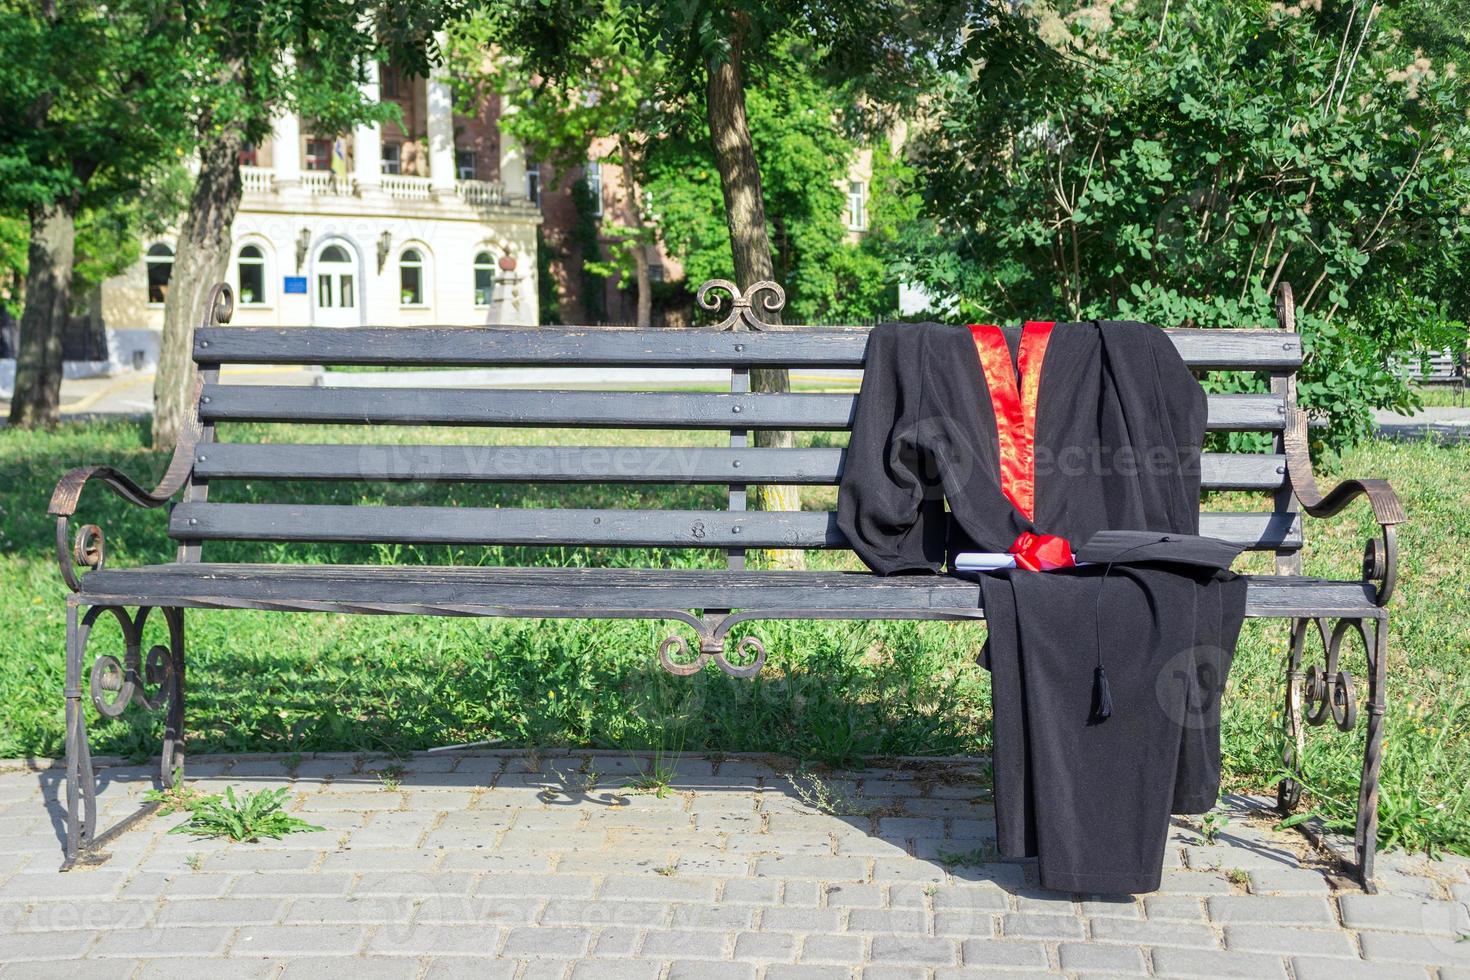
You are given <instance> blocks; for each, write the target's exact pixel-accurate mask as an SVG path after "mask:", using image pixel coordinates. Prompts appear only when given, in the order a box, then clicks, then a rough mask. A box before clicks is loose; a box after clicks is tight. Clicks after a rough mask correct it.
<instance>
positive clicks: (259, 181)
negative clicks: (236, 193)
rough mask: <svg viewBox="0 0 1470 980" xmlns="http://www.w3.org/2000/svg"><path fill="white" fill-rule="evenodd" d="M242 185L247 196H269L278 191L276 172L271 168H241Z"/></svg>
mask: <svg viewBox="0 0 1470 980" xmlns="http://www.w3.org/2000/svg"><path fill="white" fill-rule="evenodd" d="M240 183H241V184H243V185H244V188H245V193H246V194H269V193H271V192H272V191H274V190H275V189H276V172H275V171H274V170H272V169H271V168H269V167H241V168H240Z"/></svg>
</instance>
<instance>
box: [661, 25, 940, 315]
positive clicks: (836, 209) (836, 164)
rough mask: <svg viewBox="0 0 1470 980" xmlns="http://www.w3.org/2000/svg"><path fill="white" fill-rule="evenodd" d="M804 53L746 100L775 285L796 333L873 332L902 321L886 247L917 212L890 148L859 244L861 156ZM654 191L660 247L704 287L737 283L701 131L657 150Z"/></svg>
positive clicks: (788, 53)
mask: <svg viewBox="0 0 1470 980" xmlns="http://www.w3.org/2000/svg"><path fill="white" fill-rule="evenodd" d="M805 54H806V52H805V49H804V48H803V47H802V46H800V45H796V44H788V45H786V46H785V47H784V48H781V49H780V50H779V52H775V53H773V54H772V60H773V61H778V62H779V70H780V71H781V72H782V74H781V75H780V77H776V71H777V66H774V65H772V64H768V65H767V66H766V71H767V73H768V74H769V77H770V81H769V83H768V84H766V85H762V86H759V87H752V88H751V89H749V90H748V91H747V93H746V108H747V113H748V116H749V120H750V131H751V141H752V143H753V144H754V147H755V154H756V160H757V161H758V163H759V164H760V170H761V190H762V192H763V193H764V195H765V203H766V216H767V219H768V221H769V222H770V229H769V230H770V238H771V251H772V259H773V262H774V265H775V269H776V280H777V281H778V282H780V283H781V284H782V285H783V286H784V287H785V289H786V295H787V311H788V312H787V313H786V316H787V318H788V319H790V320H791V321H793V322H820V321H827V322H831V321H838V320H858V321H861V320H865V319H872V318H876V317H881V316H885V315H888V314H890V313H892V312H893V311H894V310H896V309H897V305H898V294H897V288H896V286H892V285H891V282H892V280H891V279H890V278H889V277H888V276H886V275H885V272H884V258H883V255H882V252H881V249H882V248H883V246H884V245H885V244H886V243H887V242H889V241H890V240H891V239H892V238H893V236H894V235H895V233H896V227H897V224H898V222H899V221H900V220H901V219H902V218H903V217H905V216H906V215H907V213H908V212H909V211H910V210H911V209H912V207H913V201H912V196H911V194H912V192H911V191H910V190H909V182H910V180H911V173H910V171H909V170H908V168H907V167H906V166H905V165H904V164H903V163H902V162H900V161H899V160H897V159H895V158H894V157H893V156H892V155H891V154H889V153H888V152H887V151H886V149H885V148H884V147H883V146H881V145H880V146H879V147H877V148H875V149H874V150H873V157H874V174H873V180H872V181H871V186H870V229H871V230H870V231H869V233H868V235H867V236H865V237H864V238H862V239H860V240H859V241H857V242H854V241H852V240H851V239H852V237H853V236H851V234H850V233H849V231H848V229H847V225H846V214H847V175H848V169H849V164H850V163H851V162H853V161H854V159H855V158H856V157H857V155H858V153H859V151H860V150H861V147H862V144H861V142H860V140H859V138H857V137H855V136H854V135H853V133H852V131H851V130H849V129H848V128H847V127H845V126H844V125H843V122H842V113H843V111H844V93H843V92H842V91H841V90H837V89H833V88H831V87H830V86H828V85H826V84H825V83H823V82H822V81H821V80H820V79H818V78H816V77H814V76H813V74H812V72H811V71H810V68H809V67H808V66H807V64H806V62H805V60H804V56H805ZM648 171H649V177H648V184H647V187H648V190H649V193H650V197H651V199H652V202H653V208H652V210H653V212H654V213H655V214H656V215H657V216H658V225H659V231H660V235H661V237H662V239H663V242H664V244H665V247H666V248H667V249H668V250H669V253H670V254H671V255H673V256H674V257H675V258H676V259H678V260H679V261H680V262H681V263H682V264H683V265H684V272H685V281H686V283H689V284H698V283H700V282H703V281H705V280H706V279H713V278H721V279H723V278H728V277H729V275H730V235H729V230H728V228H727V226H726V223H725V216H724V201H723V197H722V194H721V190H720V180H719V174H718V172H717V171H716V169H715V164H714V159H713V155H712V151H711V150H710V144H709V130H708V127H707V126H705V125H704V124H703V123H702V122H697V123H691V124H690V125H689V126H688V127H687V129H685V130H682V131H680V132H677V133H675V134H671V135H670V136H668V137H667V138H665V139H664V140H662V141H660V142H659V143H657V144H655V145H654V146H652V147H651V148H650V150H649V162H648Z"/></svg>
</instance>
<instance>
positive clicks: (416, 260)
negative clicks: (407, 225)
mask: <svg viewBox="0 0 1470 980" xmlns="http://www.w3.org/2000/svg"><path fill="white" fill-rule="evenodd" d="M398 301H399V303H400V304H402V305H403V306H423V305H424V257H423V256H422V255H420V254H419V250H418V249H416V248H408V249H404V250H403V254H402V255H400V256H399V257H398Z"/></svg>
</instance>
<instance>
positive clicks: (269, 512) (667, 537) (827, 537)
mask: <svg viewBox="0 0 1470 980" xmlns="http://www.w3.org/2000/svg"><path fill="white" fill-rule="evenodd" d="M1200 533H1201V534H1204V535H1208V536H1210V537H1216V538H1221V539H1223V540H1226V541H1231V542H1234V543H1236V544H1240V545H1242V546H1244V547H1248V548H1283V549H1291V548H1298V547H1300V546H1301V525H1300V522H1299V520H1298V519H1297V518H1296V516H1295V515H1292V514H1265V513H1241V514H1201V515H1200ZM169 534H170V535H171V536H173V537H175V538H190V539H199V540H220V539H224V540H242V541H318V542H330V541H344V542H365V541H370V542H384V543H399V544H465V545H489V544H502V545H524V546H556V545H578V546H580V545H585V546H590V547H600V548H616V547H627V548H642V547H673V548H739V547H744V548H845V547H847V546H848V545H847V540H846V538H844V537H843V535H842V532H841V531H840V530H838V527H837V515H836V514H835V513H834V512H831V511H799V512H792V513H782V512H775V511H746V512H741V511H723V510H711V511H687V510H686V511H678V510H611V509H608V510H590V509H572V508H565V509H542V508H531V507H524V508H484V507H403V506H352V505H338V504H300V505H298V504H210V503H203V504H178V505H177V506H175V507H174V509H173V513H172V515H171V516H170V518H169Z"/></svg>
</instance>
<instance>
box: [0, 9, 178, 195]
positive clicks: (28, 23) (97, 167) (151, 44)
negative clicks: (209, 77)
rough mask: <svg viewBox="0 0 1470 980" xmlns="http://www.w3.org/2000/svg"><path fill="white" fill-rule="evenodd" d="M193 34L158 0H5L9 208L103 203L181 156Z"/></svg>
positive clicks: (1, 36)
mask: <svg viewBox="0 0 1470 980" xmlns="http://www.w3.org/2000/svg"><path fill="white" fill-rule="evenodd" d="M184 34H185V27H184V21H183V19H182V18H181V17H180V16H179V15H178V11H177V10H176V9H175V8H173V7H172V6H171V5H168V4H164V3H161V2H152V0H118V2H115V3H108V4H105V5H103V4H97V3H90V2H85V0H61V2H58V3H55V4H47V5H41V4H30V3H6V4H3V5H0V66H3V67H0V214H6V215H11V216H20V215H24V214H26V213H28V212H30V211H32V210H34V209H37V208H42V207H48V206H50V205H51V204H53V203H55V202H58V201H61V202H66V203H67V206H68V208H69V210H71V211H72V212H73V213H75V212H77V211H80V210H82V209H84V208H93V209H104V208H106V207H107V206H108V205H109V204H110V203H111V202H112V201H114V200H117V199H118V198H120V197H123V196H125V195H129V194H133V193H136V192H137V191H138V190H139V189H140V188H141V187H142V186H143V185H144V184H145V183H146V182H147V180H148V179H149V177H150V175H152V174H153V173H154V172H155V171H156V170H157V169H158V168H159V167H160V166H166V165H168V164H169V163H170V162H172V161H174V160H176V159H177V158H178V154H179V153H180V152H181V151H182V149H183V147H184V145H185V142H186V140H185V135H184V133H183V127H182V126H181V124H180V120H181V119H183V118H185V116H186V113H187V111H188V106H189V95H190V93H189V89H188V86H187V85H182V84H180V83H179V80H180V78H182V77H186V76H187V74H188V72H189V70H190V65H189V61H188V57H187V52H186V50H185V47H184V45H183V43H182V42H183V39H184Z"/></svg>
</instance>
